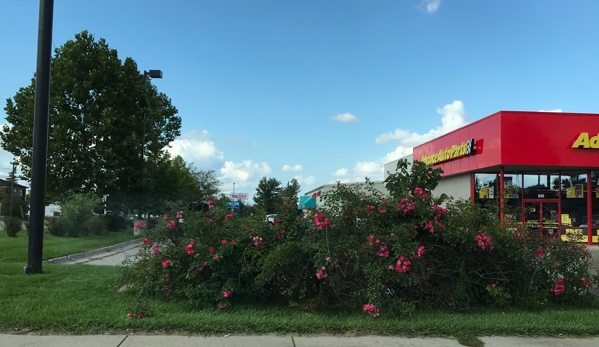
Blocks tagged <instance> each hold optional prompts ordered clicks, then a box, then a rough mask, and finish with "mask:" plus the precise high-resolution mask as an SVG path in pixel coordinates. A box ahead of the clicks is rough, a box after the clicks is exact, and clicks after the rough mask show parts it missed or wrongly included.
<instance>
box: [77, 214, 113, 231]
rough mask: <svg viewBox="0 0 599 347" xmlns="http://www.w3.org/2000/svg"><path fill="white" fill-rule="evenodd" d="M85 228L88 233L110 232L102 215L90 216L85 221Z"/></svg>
mask: <svg viewBox="0 0 599 347" xmlns="http://www.w3.org/2000/svg"><path fill="white" fill-rule="evenodd" d="M83 228H84V229H85V232H86V234H88V235H105V234H106V233H107V232H108V230H107V229H106V223H105V221H104V219H103V218H102V217H101V216H91V217H89V218H88V219H87V220H86V221H85V224H84V225H83Z"/></svg>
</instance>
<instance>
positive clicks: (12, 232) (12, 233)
mask: <svg viewBox="0 0 599 347" xmlns="http://www.w3.org/2000/svg"><path fill="white" fill-rule="evenodd" d="M21 226H22V221H21V218H17V217H4V230H5V231H6V235H8V236H9V237H17V234H18V233H19V231H21Z"/></svg>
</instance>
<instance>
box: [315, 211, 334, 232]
mask: <svg viewBox="0 0 599 347" xmlns="http://www.w3.org/2000/svg"><path fill="white" fill-rule="evenodd" d="M323 217H324V214H323V213H315V214H314V224H316V226H317V227H318V228H319V229H320V230H322V229H323V228H328V227H330V226H331V222H329V219H328V218H325V219H324V220H322V221H321V218H323Z"/></svg>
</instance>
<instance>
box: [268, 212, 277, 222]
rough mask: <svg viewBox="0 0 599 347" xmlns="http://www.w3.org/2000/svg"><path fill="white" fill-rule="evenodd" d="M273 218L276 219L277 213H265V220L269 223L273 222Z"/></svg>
mask: <svg viewBox="0 0 599 347" xmlns="http://www.w3.org/2000/svg"><path fill="white" fill-rule="evenodd" d="M275 219H277V215H276V214H267V215H266V221H267V222H268V223H269V224H275Z"/></svg>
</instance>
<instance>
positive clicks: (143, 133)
mask: <svg viewBox="0 0 599 347" xmlns="http://www.w3.org/2000/svg"><path fill="white" fill-rule="evenodd" d="M148 77H150V78H162V71H161V70H150V71H145V70H144V113H143V119H142V121H141V170H140V172H141V174H140V180H139V182H140V185H139V190H140V194H139V219H143V204H144V197H143V194H144V187H143V180H144V166H145V160H144V152H145V144H146V108H147V106H148V97H147V88H146V87H147V85H148Z"/></svg>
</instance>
